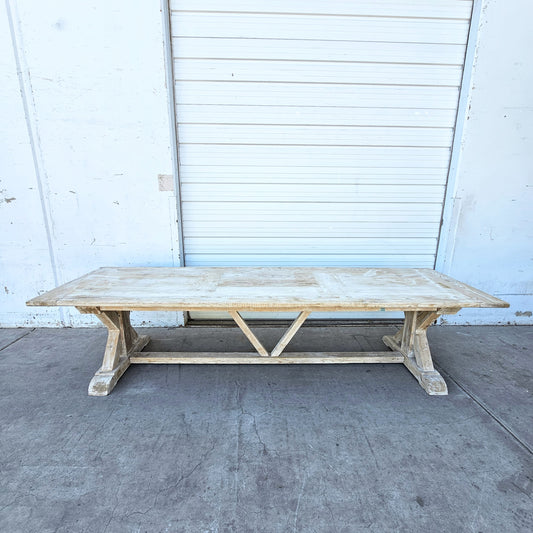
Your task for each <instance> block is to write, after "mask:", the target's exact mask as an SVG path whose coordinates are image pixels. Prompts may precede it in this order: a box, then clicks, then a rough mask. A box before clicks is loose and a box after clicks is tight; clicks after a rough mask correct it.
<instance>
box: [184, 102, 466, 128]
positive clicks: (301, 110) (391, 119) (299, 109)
mask: <svg viewBox="0 0 533 533" xmlns="http://www.w3.org/2000/svg"><path fill="white" fill-rule="evenodd" d="M176 111H177V115H178V117H179V121H180V125H182V124H252V125H253V124H269V125H285V124H286V125H302V126H384V127H386V126H389V127H399V126H403V127H409V126H411V127H420V128H431V127H439V128H453V127H454V125H455V114H456V113H455V110H454V109H431V108H430V109H421V108H399V109H394V108H380V107H377V108H372V107H371V108H368V107H319V106H307V107H305V106H266V105H255V106H248V105H224V106H217V105H208V104H197V105H194V104H184V105H178V106H177V110H176Z"/></svg>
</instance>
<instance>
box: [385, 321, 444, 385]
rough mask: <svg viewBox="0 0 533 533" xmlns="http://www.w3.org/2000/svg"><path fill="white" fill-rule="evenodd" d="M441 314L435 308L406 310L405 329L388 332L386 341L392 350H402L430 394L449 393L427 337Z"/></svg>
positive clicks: (414, 373) (405, 360) (409, 368)
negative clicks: (391, 333)
mask: <svg viewBox="0 0 533 533" xmlns="http://www.w3.org/2000/svg"><path fill="white" fill-rule="evenodd" d="M440 315H441V313H439V312H436V311H409V312H405V321H404V325H403V327H402V329H400V331H398V333H396V334H395V335H385V336H384V337H383V342H384V343H385V344H386V345H387V346H388V347H389V348H391V349H392V350H396V351H399V352H400V353H401V354H402V355H403V357H404V361H403V364H404V365H405V366H406V367H407V369H408V370H409V372H411V374H413V376H414V377H415V378H416V379H417V380H418V382H419V383H420V385H421V386H422V388H423V389H424V390H425V391H426V392H427V393H428V394H430V395H432V396H433V395H435V396H437V395H438V396H440V395H445V394H448V387H447V386H446V382H445V381H444V379H443V377H442V376H441V375H440V374H439V372H437V371H436V370H435V367H434V366H433V360H432V358H431V352H430V350H429V344H428V339H427V334H426V331H427V328H428V327H429V326H430V325H431V324H433V322H434V321H435V320H436V319H437V318H438V317H439V316H440Z"/></svg>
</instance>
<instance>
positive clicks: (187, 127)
mask: <svg viewBox="0 0 533 533" xmlns="http://www.w3.org/2000/svg"><path fill="white" fill-rule="evenodd" d="M422 129H423V131H421V128H402V127H380V126H363V127H360V126H329V127H326V126H293V125H276V126H274V125H265V124H260V125H255V124H250V125H234V124H209V125H208V124H180V126H179V136H180V138H181V139H183V141H182V142H183V144H240V145H244V144H250V145H253V144H258V145H266V144H270V145H284V144H286V145H296V146H297V145H306V146H326V145H331V146H365V147H367V146H420V147H436V148H448V147H449V146H450V144H451V142H452V137H453V130H452V128H422Z"/></svg>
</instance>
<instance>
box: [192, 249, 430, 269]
mask: <svg viewBox="0 0 533 533" xmlns="http://www.w3.org/2000/svg"><path fill="white" fill-rule="evenodd" d="M433 260H434V258H433V255H432V254H427V255H423V254H402V255H400V256H399V255H397V254H387V253H384V254H339V253H335V254H331V253H328V254H291V253H287V254H277V255H272V254H251V253H248V252H247V253H245V254H228V253H223V254H214V253H211V254H191V253H189V254H187V264H188V265H189V266H353V267H376V268H377V267H390V266H394V267H404V268H415V267H416V268H432V266H433Z"/></svg>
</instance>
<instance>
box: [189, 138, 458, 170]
mask: <svg viewBox="0 0 533 533" xmlns="http://www.w3.org/2000/svg"><path fill="white" fill-rule="evenodd" d="M180 159H181V161H182V162H183V163H185V162H187V164H188V165H190V164H192V163H194V164H195V165H197V166H203V165H205V166H206V167H207V166H211V167H218V166H238V165H246V166H248V167H251V166H252V165H253V166H255V167H258V168H264V167H270V166H275V167H279V166H280V165H284V166H285V167H287V168H290V169H291V170H293V169H298V168H301V167H302V166H310V165H312V166H316V167H326V168H328V169H336V168H353V167H354V166H357V167H359V168H389V169H390V168H402V167H409V168H413V167H419V168H426V167H430V168H444V169H447V168H448V164H449V159H450V149H449V148H417V147H379V146H365V147H357V146H257V145H255V146H254V145H227V146H217V145H209V144H186V143H182V144H180Z"/></svg>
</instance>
